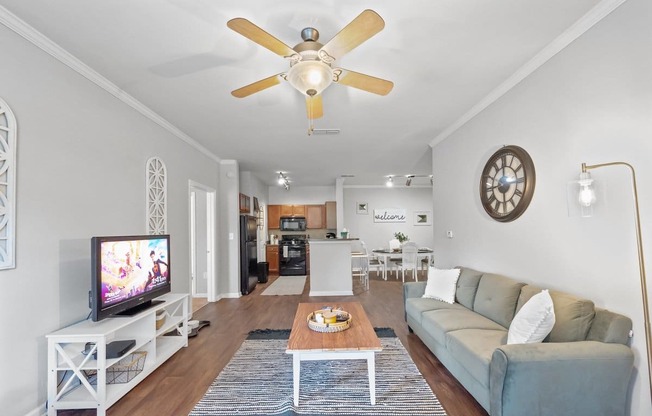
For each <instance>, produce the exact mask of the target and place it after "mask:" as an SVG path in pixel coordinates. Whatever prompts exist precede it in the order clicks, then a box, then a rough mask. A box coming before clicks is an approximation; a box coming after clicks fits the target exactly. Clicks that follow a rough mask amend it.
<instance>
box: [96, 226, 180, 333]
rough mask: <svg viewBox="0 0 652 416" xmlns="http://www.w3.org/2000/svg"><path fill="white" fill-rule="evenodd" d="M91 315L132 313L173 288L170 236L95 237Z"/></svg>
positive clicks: (101, 317) (100, 316) (125, 314)
mask: <svg viewBox="0 0 652 416" xmlns="http://www.w3.org/2000/svg"><path fill="white" fill-rule="evenodd" d="M91 263H92V280H91V293H90V307H91V318H92V319H93V321H99V320H102V319H104V318H107V317H110V316H131V315H134V314H136V313H138V312H140V311H142V310H144V309H147V308H149V307H151V306H153V304H155V303H156V302H154V303H153V302H152V300H153V299H155V298H157V297H159V296H161V295H162V294H164V293H168V292H170V290H171V281H170V236H169V235H135V236H112V237H93V238H92V239H91Z"/></svg>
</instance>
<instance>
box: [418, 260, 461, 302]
mask: <svg viewBox="0 0 652 416" xmlns="http://www.w3.org/2000/svg"><path fill="white" fill-rule="evenodd" d="M459 277H460V269H448V270H441V269H436V268H434V267H428V283H426V290H425V292H424V294H423V297H424V298H432V299H439V300H442V301H444V302H446V303H454V302H455V289H456V287H457V279H458V278H459Z"/></svg>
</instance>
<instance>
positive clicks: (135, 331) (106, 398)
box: [46, 293, 189, 416]
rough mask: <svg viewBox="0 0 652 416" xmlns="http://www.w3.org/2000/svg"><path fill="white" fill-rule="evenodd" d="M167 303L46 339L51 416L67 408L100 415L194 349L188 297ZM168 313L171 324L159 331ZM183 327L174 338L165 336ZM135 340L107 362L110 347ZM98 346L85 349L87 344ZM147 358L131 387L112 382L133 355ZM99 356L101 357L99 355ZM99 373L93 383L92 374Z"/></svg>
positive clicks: (70, 328) (173, 296)
mask: <svg viewBox="0 0 652 416" xmlns="http://www.w3.org/2000/svg"><path fill="white" fill-rule="evenodd" d="M157 300H161V301H164V302H163V303H160V304H156V305H154V306H152V307H151V308H149V309H147V310H145V311H142V312H140V313H138V314H136V315H134V316H129V317H122V316H120V317H115V318H107V319H104V320H102V321H99V322H93V321H91V320H90V319H88V320H86V321H82V322H79V323H77V324H74V325H71V326H68V327H66V328H63V329H60V330H58V331H56V332H53V333H51V334H48V335H46V338H47V340H48V381H47V383H48V409H47V410H48V416H56V414H57V410H61V409H97V415H98V416H104V415H106V410H107V409H108V408H109V407H110V406H111V405H113V404H114V403H115V402H117V401H118V400H119V399H120V398H121V397H122V396H124V395H125V394H127V393H128V392H129V390H131V389H132V388H133V387H134V386H136V385H137V384H138V383H140V382H141V381H142V380H143V379H145V377H147V376H148V375H149V374H151V373H152V372H153V371H154V370H155V369H156V368H158V367H159V366H160V365H161V364H163V363H164V362H165V361H166V360H167V359H168V358H170V357H171V356H172V355H174V354H175V353H176V352H177V351H179V350H180V349H181V348H182V347H187V346H188V311H189V307H188V295H187V294H177V293H168V294H166V295H163V296H161V297H159V298H157ZM159 310H164V311H165V312H164V315H165V322H164V324H163V325H162V326H161V328H159V329H156V313H157V311H159ZM175 328H181V330H180V331H178V332H177V333H176V334H174V335H165V334H168V333H170V332H171V331H173V330H174V329H175ZM132 339H133V340H135V342H136V343H135V345H134V346H133V347H132V348H131V349H130V350H129V351H127V352H126V354H124V355H123V356H122V357H119V358H106V347H107V344H109V343H111V342H113V341H120V340H132ZM87 343H91V344H94V345H93V346H91V347H90V348H89V350H88V351H85V349H86V344H87ZM136 351H142V352H146V353H147V356H146V359H145V364H144V368H143V371H141V372H140V373H139V374H137V375H136V376H135V377H133V378H132V379H131V380H129V381H128V382H126V383H116V384H107V383H106V380H107V378H106V374H107V369H108V368H109V367H111V366H112V365H115V364H116V363H118V361H120V360H121V359H122V358H124V357H126V356H128V355H129V354H131V353H133V352H136ZM95 352H97V359H95V358H93V353H95ZM90 371H93V372H95V373H96V375H95V381H94V383H93V384H91V382H90V381H89V378H88V375H87V374H88V372H90Z"/></svg>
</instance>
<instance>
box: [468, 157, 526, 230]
mask: <svg viewBox="0 0 652 416" xmlns="http://www.w3.org/2000/svg"><path fill="white" fill-rule="evenodd" d="M535 182H536V175H535V172H534V163H533V162H532V158H531V157H530V155H529V154H528V153H527V152H526V151H525V150H524V149H523V148H521V147H518V146H504V147H502V148H501V149H499V150H498V151H496V153H494V154H493V155H491V157H490V158H489V160H488V161H487V164H486V165H485V167H484V169H483V170H482V176H481V177H480V201H482V206H483V207H484V210H485V211H487V214H489V216H490V217H491V218H493V219H495V220H496V221H500V222H509V221H514V220H515V219H517V218H518V217H520V216H521V214H523V213H524V212H525V210H526V209H527V207H528V205H530V201H531V200H532V195H533V194H534V185H535Z"/></svg>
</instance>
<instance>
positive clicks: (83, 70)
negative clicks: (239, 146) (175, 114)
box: [0, 6, 221, 163]
mask: <svg viewBox="0 0 652 416" xmlns="http://www.w3.org/2000/svg"><path fill="white" fill-rule="evenodd" d="M0 23H2V24H3V25H5V26H6V27H7V28H9V29H11V30H13V31H14V32H16V33H17V34H18V35H20V36H22V37H23V38H25V39H26V40H27V41H28V42H30V43H32V44H33V45H34V46H36V47H38V48H39V49H41V50H43V51H44V52H46V53H48V54H49V55H51V56H52V57H54V58H55V59H57V60H58V61H60V62H61V63H63V64H65V65H66V66H68V67H69V68H71V69H72V70H73V71H75V72H77V73H79V74H80V75H82V76H83V77H84V78H86V79H88V80H89V81H91V82H93V83H94V84H95V85H97V86H99V87H100V88H102V89H103V90H105V91H107V92H108V93H109V94H111V95H113V96H114V97H116V98H117V99H119V100H120V101H122V102H124V103H125V104H127V105H128V106H130V107H131V108H133V109H134V110H136V111H138V112H139V113H140V114H142V115H144V116H145V117H147V118H148V119H150V120H151V121H153V122H154V123H156V124H158V125H159V126H161V127H162V128H164V129H165V130H167V131H168V132H170V133H171V134H172V135H173V136H175V137H177V138H178V139H180V140H182V141H183V142H185V143H186V144H188V145H190V146H191V147H193V148H195V150H197V151H199V152H200V153H202V154H204V155H206V156H207V157H209V158H210V159H212V160H214V161H215V162H218V163H219V162H220V160H221V159H220V158H219V157H218V156H216V155H215V154H214V153H212V152H211V151H210V150H208V149H207V148H205V147H204V146H202V145H201V144H199V142H197V141H196V140H195V139H193V138H192V137H190V136H188V135H187V134H185V133H184V132H182V131H181V130H179V129H178V128H177V127H175V126H174V125H173V124H172V123H170V122H169V121H167V120H166V119H164V118H163V117H161V116H160V115H158V114H157V113H155V112H154V111H153V110H152V109H151V108H149V107H147V106H146V105H145V104H143V103H141V102H140V101H138V100H137V99H135V98H134V97H133V96H131V95H129V94H128V93H127V92H125V91H124V90H122V89H121V88H119V87H118V86H117V85H115V84H114V83H112V82H111V81H109V80H108V79H107V78H105V77H103V76H102V75H100V74H99V73H98V72H96V71H95V70H93V69H92V68H91V67H89V66H88V65H86V64H85V63H83V62H82V61H80V60H79V59H77V58H76V57H75V56H74V55H72V54H71V53H69V52H68V51H66V50H65V49H63V48H62V47H61V46H59V45H58V44H56V43H55V42H53V41H52V40H51V39H49V38H48V37H46V36H45V35H43V34H42V33H41V32H39V31H38V30H36V29H34V28H33V27H32V26H30V25H29V24H27V23H26V22H25V21H24V20H22V19H20V18H19V17H18V16H16V15H14V14H13V13H11V12H10V11H9V10H7V9H6V8H5V7H3V6H0Z"/></svg>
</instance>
